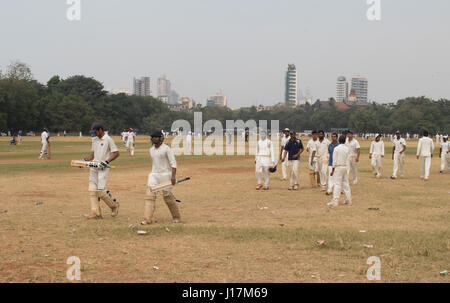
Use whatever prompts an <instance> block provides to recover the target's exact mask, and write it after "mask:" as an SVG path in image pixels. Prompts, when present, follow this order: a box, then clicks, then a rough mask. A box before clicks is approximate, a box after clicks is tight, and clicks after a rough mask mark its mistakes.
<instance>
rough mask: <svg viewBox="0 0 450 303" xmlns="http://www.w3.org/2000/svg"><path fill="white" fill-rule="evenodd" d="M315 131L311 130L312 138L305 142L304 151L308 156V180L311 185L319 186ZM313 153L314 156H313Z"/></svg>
mask: <svg viewBox="0 0 450 303" xmlns="http://www.w3.org/2000/svg"><path fill="white" fill-rule="evenodd" d="M317 142H318V139H317V131H315V130H314V131H313V132H312V138H311V139H310V140H309V141H308V144H306V151H307V152H308V153H309V158H308V168H309V180H310V182H311V187H317V186H319V182H320V177H319V167H318V165H317V156H316V154H317ZM313 154H314V157H313ZM316 178H317V179H316Z"/></svg>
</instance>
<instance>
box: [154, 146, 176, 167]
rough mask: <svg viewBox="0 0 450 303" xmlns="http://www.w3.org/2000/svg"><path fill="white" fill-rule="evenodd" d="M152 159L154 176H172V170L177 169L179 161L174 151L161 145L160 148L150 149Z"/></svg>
mask: <svg viewBox="0 0 450 303" xmlns="http://www.w3.org/2000/svg"><path fill="white" fill-rule="evenodd" d="M150 157H151V159H152V174H169V173H170V174H171V173H172V168H177V161H176V160H175V155H174V153H173V151H172V149H171V148H170V147H169V146H168V145H166V144H164V143H163V144H161V145H160V146H159V147H158V148H156V147H155V146H152V147H151V148H150Z"/></svg>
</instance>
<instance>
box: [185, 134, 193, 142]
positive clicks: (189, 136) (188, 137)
mask: <svg viewBox="0 0 450 303" xmlns="http://www.w3.org/2000/svg"><path fill="white" fill-rule="evenodd" d="M186 141H187V142H192V135H191V134H188V135H187V136H186Z"/></svg>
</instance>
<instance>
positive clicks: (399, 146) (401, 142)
mask: <svg viewBox="0 0 450 303" xmlns="http://www.w3.org/2000/svg"><path fill="white" fill-rule="evenodd" d="M392 143H393V144H394V153H396V154H399V153H400V152H401V151H402V150H403V146H406V141H405V139H403V138H400V139H398V140H397V137H395V139H394V140H393V141H392Z"/></svg>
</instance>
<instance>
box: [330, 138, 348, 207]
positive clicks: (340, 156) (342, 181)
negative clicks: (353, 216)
mask: <svg viewBox="0 0 450 303" xmlns="http://www.w3.org/2000/svg"><path fill="white" fill-rule="evenodd" d="M348 157H349V148H348V147H347V146H346V145H345V137H344V136H341V137H339V145H338V146H337V147H336V148H335V149H334V151H333V168H332V171H331V174H330V175H331V176H332V177H333V182H334V189H333V200H332V201H331V202H329V203H328V204H327V205H328V206H338V205H339V197H340V196H341V191H344V194H345V197H346V199H345V201H344V205H351V204H352V193H351V191H350V185H349V183H348V175H347V163H348Z"/></svg>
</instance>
